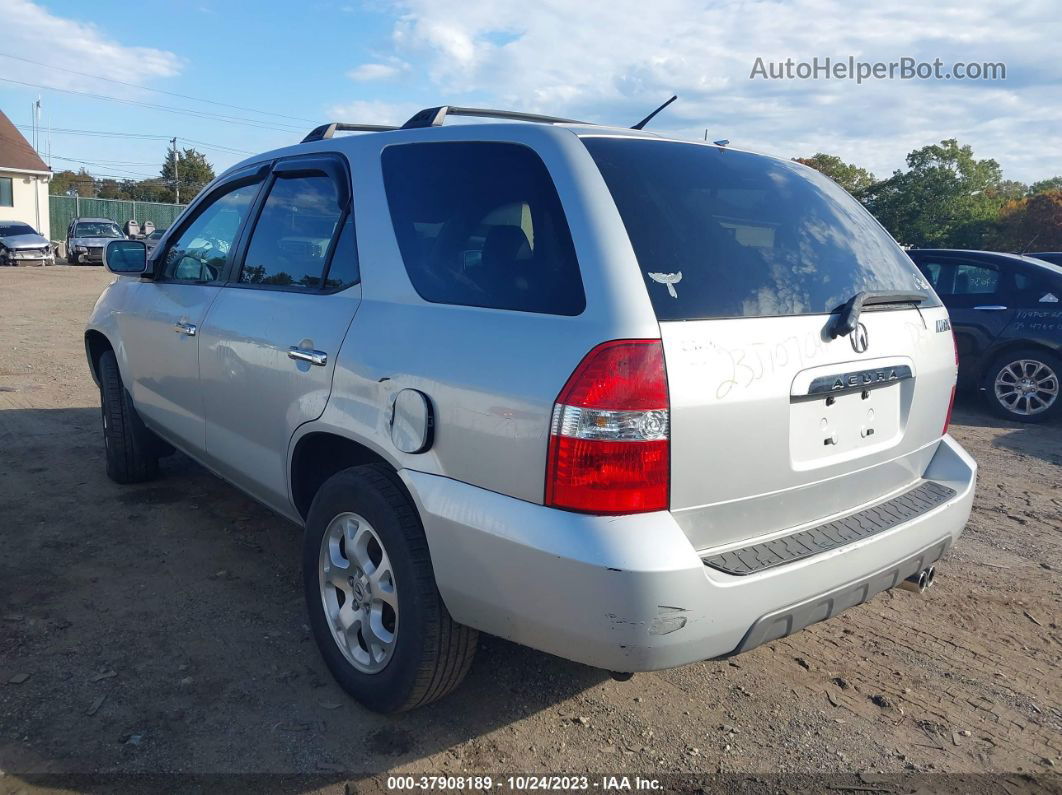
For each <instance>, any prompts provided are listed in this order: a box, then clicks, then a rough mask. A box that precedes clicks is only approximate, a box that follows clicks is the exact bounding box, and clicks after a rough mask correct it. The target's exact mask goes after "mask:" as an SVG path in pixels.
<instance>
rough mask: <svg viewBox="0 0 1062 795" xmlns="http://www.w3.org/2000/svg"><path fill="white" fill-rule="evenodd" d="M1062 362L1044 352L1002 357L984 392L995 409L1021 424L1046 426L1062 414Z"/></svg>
mask: <svg viewBox="0 0 1062 795" xmlns="http://www.w3.org/2000/svg"><path fill="white" fill-rule="evenodd" d="M1060 375H1062V362H1060V361H1059V359H1058V357H1057V356H1055V355H1053V354H1051V353H1048V352H1047V351H1044V350H1036V349H1033V348H1022V349H1018V350H1015V351H1011V352H1009V353H1007V354H1005V355H1003V356H1000V357H998V358H997V359H996V360H995V361H994V362H993V363H992V365H991V366H990V367H989V368H988V370H987V371H986V373H985V380H984V384H983V388H984V391H985V395H986V396H987V398H988V403H989V405H990V406H991V407H992V409H993V410H994V411H995V412H996V414H998V415H999V416H1001V417H1006V418H1007V419H1009V420H1017V421H1019V422H1044V421H1045V420H1047V419H1049V418H1051V417H1053V416H1054V415H1055V414H1056V413H1057V412H1058V410H1059V409H1058V407H1059V376H1060Z"/></svg>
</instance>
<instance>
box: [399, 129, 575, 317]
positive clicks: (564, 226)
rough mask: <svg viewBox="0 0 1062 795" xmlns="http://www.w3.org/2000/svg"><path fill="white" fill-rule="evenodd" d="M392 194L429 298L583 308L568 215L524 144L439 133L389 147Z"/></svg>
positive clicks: (571, 311)
mask: <svg viewBox="0 0 1062 795" xmlns="http://www.w3.org/2000/svg"><path fill="white" fill-rule="evenodd" d="M383 174H384V183H385V186H386V190H387V203H388V205H389V207H390V210H391V221H392V223H393V224H394V229H395V235H396V237H397V238H398V246H399V249H400V250H401V252H402V259H403V261H404V262H405V265H406V270H407V272H408V273H409V278H410V281H411V282H412V283H413V287H414V288H415V289H416V291H417V292H418V293H419V294H420V296H421V297H422V298H424V299H425V300H426V301H432V302H435V303H443V304H460V305H463V306H482V307H491V308H494V309H513V310H517V311H521V312H540V313H545V314H554V315H578V314H579V313H580V312H582V311H583V308H584V307H585V305H586V299H585V297H584V294H583V283H582V279H581V278H580V275H579V265H578V263H577V262H576V258H575V249H574V246H573V245H572V239H571V233H570V232H569V231H568V223H567V221H566V220H565V217H564V212H563V210H562V209H561V203H560V199H559V198H558V196H557V190H556V188H555V187H554V186H553V181H552V180H551V179H550V176H549V174H548V173H547V171H546V167H545V165H544V164H543V163H542V160H541V159H540V158H539V157H538V155H536V154H535V153H534V152H532V151H531V150H530V149H528V148H527V147H525V146H520V145H518V144H505V143H488V142H483V143H471V142H470V143H464V142H455V143H449V142H439V143H424V144H403V145H399V146H390V147H388V148H387V149H385V150H384V153H383Z"/></svg>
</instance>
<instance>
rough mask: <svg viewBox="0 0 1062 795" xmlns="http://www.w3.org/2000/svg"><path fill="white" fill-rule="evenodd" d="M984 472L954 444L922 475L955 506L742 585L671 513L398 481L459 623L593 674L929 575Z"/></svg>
mask: <svg viewBox="0 0 1062 795" xmlns="http://www.w3.org/2000/svg"><path fill="white" fill-rule="evenodd" d="M976 469H977V467H976V464H975V463H974V461H973V459H972V458H970V456H969V455H968V454H967V453H966V452H965V451H964V450H963V449H962V448H961V447H960V446H959V445H958V443H956V442H955V441H954V440H953V439H952V438H951V437H948V436H946V437H944V439H943V440H942V442H941V444H940V445H939V447H938V449H937V451H936V454H935V455H934V457H933V459H932V461H931V463H930V465H929V467H928V468H927V470H926V472H925V478H926V479H927V480H932V481H934V482H937V483H940V484H942V485H945V486H947V487H949V488H950V489H953V490H954V492H955V495H954V496H953V497H952V498H951V499H949V500H947V501H946V502H944V503H942V504H940V505H937V506H936V507H934V508H932V509H931V510H928V511H926V512H925V513H922V514H920V515H919V516H917V517H915V518H914V519H912V520H910V521H907V522H903V523H900V524H898V525H896V526H895V527H892V528H891V529H889V530H887V531H885V532H881V533H878V534H876V535H873V536H870V537H868V538H864V539H860V540H857V541H854V542H852V543H850V544H846V545H844V546H841V547H838V548H836V549H831V550H829V551H826V552H823V553H821V554H818V555H814V556H811V557H806V558H803V559H800V560H797V561H795V562H792V563H787V564H785V565H779V566H775V567H773V568H768V569H765V570H763V571H759V572H756V573H752V574H746V575H744V576H734V575H732V574H728V573H725V572H723V571H719V570H716V569H713V568H710V567H708V566H706V565H705V564H704V562H703V560H702V558H707V557H710V556H712V555H713V554H714V553H715V552H716V551H715V550H701V551H700V552H698V551H697V550H695V549H694V548H693V546H692V545H691V544H690V542H689V540H688V539H687V537H686V535H685V534H684V533H683V532H682V530H681V528H680V527H679V526H678V524H677V523H676V522H675V520H674V518H673V517H672V516H671V514H670V513H668V512H666V511H661V512H658V513H651V514H640V515H635V516H621V517H598V516H584V515H581V514H574V513H568V512H565V511H558V510H555V509H551V508H546V507H544V506H541V505H534V504H532V503H528V502H524V501H522V500H516V499H513V498H511V497H506V496H503V495H500V494H496V493H494V492H489V491H485V490H483V489H479V488H476V487H474V486H469V485H467V484H464V483H460V482H457V481H454V480H450V479H448V478H442V477H438V476H434V475H426V474H423V473H420V472H414V471H411V470H403V471H402V472H401V475H402V478H403V480H404V481H405V482H406V485H407V486H408V487H409V490H410V492H411V494H412V495H413V498H414V500H415V501H416V503H417V506H418V508H419V509H420V515H421V518H422V520H423V522H424V527H425V532H426V534H427V538H428V545H429V547H430V548H431V554H432V563H433V565H434V567H435V576H436V581H437V582H438V585H439V591H440V593H441V594H442V597H443V600H444V601H445V603H446V606H447V608H448V609H449V611H450V613H451V615H453V617H454V619H455V620H457V621H459V622H461V623H463V624H467V625H469V626H472V627H475V628H477V629H480V630H483V631H485V632H488V633H491V634H493V635H498V636H500V637H503V638H507V639H509V640H512V641H515V642H517V643H522V644H524V645H527V646H531V647H533V648H536V649H540V650H542V651H545V652H549V653H551V654H556V655H558V656H560V657H565V658H568V659H572V660H576V661H578V662H581V663H585V664H587V665H592V666H596V667H599V668H605V669H609V670H614V671H647V670H656V669H661V668H670V667H674V666H678V665H684V664H686V663H690V662H695V661H698V660H704V659H709V658H712V657H720V656H724V655H728V654H732V653H737V652H742V651H747V650H749V649H751V648H754V647H755V646H756V645H759V644H760V643H764V642H767V641H770V640H774V639H775V638H778V637H781V636H783V635H786V634H789V633H790V632H794V631H797V630H799V629H802V628H803V627H804V626H807V625H808V624H810V623H814V622H815V621H820V620H822V619H825V618H830V617H832V616H833V615H836V614H837V613H838V612H840V611H841V610H844V609H846V608H848V607H851V606H853V605H855V604H859V603H861V602H863V601H866V599H869V598H870V597H871V596H873V595H874V594H876V593H878V592H880V591H882V590H885V589H886V588H890V587H892V586H894V585H896V584H898V583H899V582H901V581H902V580H903V579H904V578H905V577H907V576H909V575H910V574H912V573H914V572H916V571H918V570H919V569H921V568H924V567H926V566H928V565H929V564H930V563H932V562H934V561H935V560H937V559H938V558H940V556H941V555H943V554H944V552H945V551H946V550H947V549H948V547H950V546H951V544H952V543H953V542H954V541H955V539H957V538H958V537H959V535H960V533H961V532H962V529H963V527H964V526H965V525H966V521H967V519H968V518H969V515H970V508H971V506H972V504H973V493H974V481H975V477H976ZM861 507H862V506H861ZM800 529H802V528H794V531H796V530H800Z"/></svg>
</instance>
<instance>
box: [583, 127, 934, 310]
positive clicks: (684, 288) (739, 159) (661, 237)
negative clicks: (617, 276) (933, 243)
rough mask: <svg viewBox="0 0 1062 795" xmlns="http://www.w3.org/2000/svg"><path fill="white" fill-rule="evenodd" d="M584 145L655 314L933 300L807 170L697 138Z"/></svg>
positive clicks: (905, 263)
mask: <svg viewBox="0 0 1062 795" xmlns="http://www.w3.org/2000/svg"><path fill="white" fill-rule="evenodd" d="M583 143H584V144H585V145H586V148H587V149H588V150H589V152H590V154H591V156H592V157H593V158H594V161H595V162H596V163H597V166H598V168H599V169H600V171H601V175H602V176H603V177H604V179H605V183H606V185H607V186H608V188H609V190H610V191H611V193H612V197H613V199H614V200H615V202H616V207H617V209H618V210H619V213H620V217H621V218H622V219H623V223H624V226H626V228H627V234H628V236H629V237H630V241H631V245H632V246H633V248H634V253H635V256H636V257H637V258H638V263H639V265H640V266H641V270H642V276H643V278H644V279H645V284H646V289H647V290H648V291H649V297H650V299H651V300H652V303H653V307H654V309H655V310H656V315H657V317H658V318H659V319H660V320H693V319H699V318H715V317H763V316H773V315H805V314H825V313H829V312H832V311H834V310H836V309H837V308H838V307H839V306H840V305H841V304H843V303H844V302H845V301H847V300H848V299H849V298H851V297H852V296H853V295H855V294H856V293H858V292H860V291H863V290H892V291H902V292H918V293H923V294H924V295H925V296H926V298H925V300H924V301H923V302H922V303H923V305H924V306H925V305H935V304H937V303H938V302H937V300H936V297H935V296H934V294H933V291H932V290H931V289H930V287H929V284H928V282H927V281H926V280H925V278H924V277H923V276H922V274H920V273H919V272H918V269H917V268H915V266H914V263H912V262H911V260H910V258H909V257H908V256H907V255H906V254H904V252H903V250H902V249H901V248H900V247H899V246H898V245H897V244H896V242H895V241H894V240H893V239H892V238H891V237H889V235H888V233H886V232H885V231H884V230H883V229H882V228H881V226H880V225H879V224H878V223H877V221H875V220H874V218H873V217H872V216H871V215H870V214H869V213H868V212H867V211H866V210H864V209H863V207H862V205H860V204H859V203H858V202H857V201H856V200H855V199H853V198H852V197H851V196H850V195H848V193H846V192H845V191H844V190H843V189H842V188H840V187H838V186H837V185H836V184H835V183H834V182H832V181H831V180H829V179H827V178H826V177H824V176H822V175H821V174H819V173H818V172H816V171H814V170H812V169H809V168H806V167H804V166H801V165H800V164H798V163H792V162H789V161H786V160H776V159H774V158H769V157H763V156H761V155H753V154H749V153H747V152H740V151H736V150H732V149H721V148H717V147H711V146H704V145H699V144H686V143H679V142H671V141H652V140H645V139H630V138H605V137H594V136H587V137H584V138H583ZM869 309H870V308H868V310H869Z"/></svg>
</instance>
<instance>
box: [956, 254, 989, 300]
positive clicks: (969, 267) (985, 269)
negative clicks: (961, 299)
mask: <svg viewBox="0 0 1062 795" xmlns="http://www.w3.org/2000/svg"><path fill="white" fill-rule="evenodd" d="M999 281H1000V280H999V271H998V270H996V269H995V268H993V267H991V266H988V265H982V264H980V263H972V262H960V263H958V264H957V265H956V266H955V276H954V279H953V280H952V285H951V294H952V295H991V294H992V293H994V292H996V291H998V290H999V286H1000V284H999Z"/></svg>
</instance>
